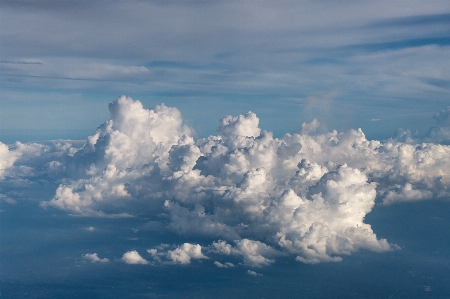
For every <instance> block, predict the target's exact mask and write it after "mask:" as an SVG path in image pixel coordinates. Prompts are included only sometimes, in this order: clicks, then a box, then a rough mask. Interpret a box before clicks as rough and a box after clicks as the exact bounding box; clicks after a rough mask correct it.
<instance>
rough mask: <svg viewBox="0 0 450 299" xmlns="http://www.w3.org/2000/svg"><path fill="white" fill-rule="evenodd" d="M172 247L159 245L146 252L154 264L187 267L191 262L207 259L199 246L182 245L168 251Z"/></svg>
mask: <svg viewBox="0 0 450 299" xmlns="http://www.w3.org/2000/svg"><path fill="white" fill-rule="evenodd" d="M171 247H173V246H170V245H167V244H161V245H159V246H158V247H157V248H152V249H148V250H147V252H148V253H149V254H150V255H151V256H152V258H153V261H154V263H155V264H181V265H187V264H190V263H191V260H193V259H194V260H199V259H208V257H207V256H205V255H203V253H202V246H201V245H200V244H190V243H184V244H183V245H180V246H176V248H174V249H169V248H171Z"/></svg>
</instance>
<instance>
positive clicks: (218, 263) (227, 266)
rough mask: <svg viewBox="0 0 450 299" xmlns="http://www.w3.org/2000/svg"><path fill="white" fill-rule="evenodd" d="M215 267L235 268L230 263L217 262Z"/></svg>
mask: <svg viewBox="0 0 450 299" xmlns="http://www.w3.org/2000/svg"><path fill="white" fill-rule="evenodd" d="M214 265H216V266H217V267H219V268H233V267H234V264H233V263H230V262H226V263H224V264H222V263H221V262H218V261H215V262H214Z"/></svg>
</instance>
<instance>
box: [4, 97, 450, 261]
mask: <svg viewBox="0 0 450 299" xmlns="http://www.w3.org/2000/svg"><path fill="white" fill-rule="evenodd" d="M109 109H110V112H111V119H110V120H109V121H107V122H105V123H104V124H102V125H101V126H100V127H99V128H98V129H97V131H96V133H95V134H94V135H92V136H90V137H88V138H87V140H86V143H85V145H84V146H83V147H82V148H80V149H77V150H72V151H71V152H70V154H66V155H63V154H60V158H58V160H57V161H56V160H55V161H56V162H54V163H53V164H52V161H48V165H54V166H55V165H56V164H58V167H56V166H55V167H56V168H58V169H59V170H55V171H56V172H55V173H58V174H59V175H60V176H61V177H64V179H62V180H61V184H60V185H59V187H58V188H57V190H56V192H55V196H54V198H53V199H51V200H50V201H46V202H42V203H41V205H42V206H43V207H46V208H48V207H54V208H58V209H62V210H65V211H67V212H69V213H71V214H76V215H83V216H105V217H133V216H140V215H143V216H146V217H148V216H156V215H161V214H164V215H167V219H166V220H164V221H161V222H162V224H163V225H164V226H165V227H166V228H168V229H170V230H172V231H173V232H175V233H179V234H181V235H184V236H186V237H187V238H191V239H192V241H193V242H198V241H197V239H198V238H202V240H204V238H205V237H206V238H209V239H210V241H211V243H210V244H203V246H201V245H199V244H196V243H195V244H194V243H192V244H191V243H185V244H184V245H182V246H180V247H177V248H175V249H174V250H171V251H167V252H166V251H164V252H163V253H161V251H159V253H158V254H157V251H156V250H151V249H149V251H148V252H149V253H150V254H151V255H152V256H153V257H154V259H161V258H162V257H164V259H166V260H168V261H172V262H173V263H179V264H188V263H190V261H191V259H201V258H207V254H208V253H211V254H220V255H223V256H224V257H225V258H226V257H227V256H229V257H230V258H231V257H232V256H233V257H234V258H236V257H237V258H240V259H242V261H243V263H244V264H245V265H247V266H249V267H261V266H267V265H270V264H271V263H274V262H275V261H276V258H277V257H279V256H285V255H288V256H292V257H293V258H295V260H297V261H300V262H303V263H319V262H326V261H335V262H336V261H340V260H341V259H342V258H341V256H342V255H348V254H351V253H352V252H355V251H357V250H359V249H369V250H372V251H376V252H383V251H388V250H392V249H395V248H398V247H397V246H396V245H393V244H389V243H388V242H387V240H385V239H379V238H377V236H376V234H375V233H374V231H373V230H372V228H371V226H370V225H369V224H367V223H364V217H365V216H366V215H367V214H368V213H369V212H370V211H371V210H372V208H373V207H374V205H375V204H376V203H377V202H378V203H383V204H391V203H395V202H401V201H410V200H422V199H430V198H433V197H444V196H448V195H449V194H450V192H449V191H450V190H449V186H450V172H449V169H450V147H449V146H446V145H440V144H434V143H422V144H406V143H402V142H399V141H396V140H389V141H387V142H384V143H382V142H379V141H376V140H373V141H370V140H367V139H366V138H365V136H364V133H363V132H362V131H361V130H360V129H359V130H350V131H348V132H344V133H338V132H336V131H331V132H328V133H324V134H314V128H317V127H318V123H317V121H314V123H311V124H310V125H309V124H304V126H303V127H304V128H309V129H308V130H306V129H305V130H302V131H299V133H296V134H286V135H285V136H284V137H283V138H280V139H278V138H273V136H272V133H270V132H267V131H262V130H261V129H260V128H259V119H258V118H257V116H256V115H255V114H254V113H252V112H248V113H247V114H245V115H240V116H237V117H231V116H227V117H224V118H223V119H221V120H220V127H219V129H218V132H219V135H217V136H209V137H207V138H203V139H198V140H195V139H194V138H193V135H194V133H193V131H192V130H191V129H190V128H188V127H187V126H185V125H183V122H182V117H181V114H180V112H179V111H178V110H177V109H176V108H170V107H166V106H164V105H158V106H156V107H154V108H153V109H145V108H144V107H143V106H142V104H141V103H140V102H139V101H134V100H132V99H131V98H127V97H120V98H119V99H118V100H116V101H115V102H113V103H111V104H110V106H109ZM5 151H7V153H8V155H7V157H13V158H8V160H6V162H3V163H4V164H5V165H6V167H9V166H10V165H11V164H12V162H10V161H13V160H14V157H15V154H14V155H13V154H11V151H10V150H8V149H6V150H5ZM61 157H62V158H61ZM13 162H14V161H13ZM58 171H59V172H58ZM202 248H203V249H205V250H206V251H204V253H202ZM204 254H206V255H204ZM139 257H140V258H142V259H139ZM123 260H124V261H125V262H127V263H137V262H138V263H148V262H147V260H145V259H144V258H143V257H141V256H140V255H139V256H138V254H137V252H136V253H135V252H128V253H126V254H125V255H124V257H123ZM144 261H145V262H144ZM230 264H231V263H229V264H227V262H224V263H219V262H217V263H216V265H218V267H224V266H223V265H230ZM220 265H222V266H220Z"/></svg>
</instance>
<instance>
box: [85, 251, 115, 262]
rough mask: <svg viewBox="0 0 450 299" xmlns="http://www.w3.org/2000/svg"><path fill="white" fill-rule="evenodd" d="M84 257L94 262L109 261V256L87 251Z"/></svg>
mask: <svg viewBox="0 0 450 299" xmlns="http://www.w3.org/2000/svg"><path fill="white" fill-rule="evenodd" d="M83 258H84V259H86V260H88V261H91V262H92V263H108V262H109V259H107V258H102V259H101V258H99V257H98V255H97V253H86V254H84V255H83Z"/></svg>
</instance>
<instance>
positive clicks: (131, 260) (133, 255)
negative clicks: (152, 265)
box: [122, 250, 148, 265]
mask: <svg viewBox="0 0 450 299" xmlns="http://www.w3.org/2000/svg"><path fill="white" fill-rule="evenodd" d="M122 261H124V262H125V263H127V264H134V265H137V264H141V265H146V264H148V261H147V260H145V259H144V258H143V257H142V256H140V254H139V253H138V252H137V251H136V250H132V251H128V252H125V253H124V254H123V257H122Z"/></svg>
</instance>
